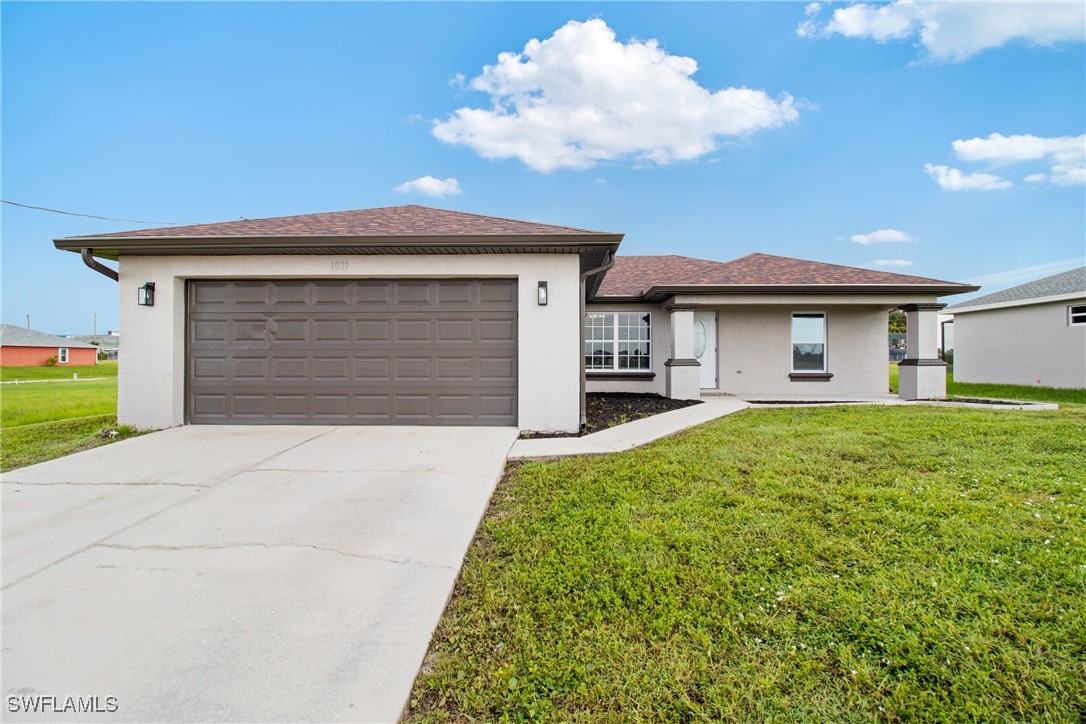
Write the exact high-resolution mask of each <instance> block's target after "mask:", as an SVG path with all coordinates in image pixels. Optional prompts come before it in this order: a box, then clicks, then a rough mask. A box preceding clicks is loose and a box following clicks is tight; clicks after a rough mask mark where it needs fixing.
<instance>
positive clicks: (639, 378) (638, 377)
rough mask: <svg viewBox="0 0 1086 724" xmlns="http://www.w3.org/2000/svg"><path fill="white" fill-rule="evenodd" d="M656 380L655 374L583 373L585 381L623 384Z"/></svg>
mask: <svg viewBox="0 0 1086 724" xmlns="http://www.w3.org/2000/svg"><path fill="white" fill-rule="evenodd" d="M655 378H656V373H655V372H601V371H599V370H590V371H588V372H585V379H589V380H619V381H624V382H650V381H652V380H653V379H655Z"/></svg>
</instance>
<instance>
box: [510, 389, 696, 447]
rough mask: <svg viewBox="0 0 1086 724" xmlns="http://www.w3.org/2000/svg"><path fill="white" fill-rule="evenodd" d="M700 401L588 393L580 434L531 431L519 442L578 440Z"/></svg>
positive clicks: (632, 394) (624, 393)
mask: <svg viewBox="0 0 1086 724" xmlns="http://www.w3.org/2000/svg"><path fill="white" fill-rule="evenodd" d="M700 404H701V400H672V399H670V398H667V397H661V396H660V395H645V394H638V393H634V392H589V393H588V395H587V406H586V409H585V413H586V416H587V418H588V423H587V426H586V428H585V431H584V432H583V433H576V432H531V431H525V432H522V433H521V434H520V436H521V438H523V439H530V438H538V437H581V436H582V435H588V434H591V433H593V432H599V431H600V430H606V429H607V428H609V427H614V426H615V425H623V424H625V423H627V422H633V421H634V420H641V419H643V418H646V417H652V416H653V415H659V414H660V413H661V412H671V411H672V410H679V409H682V408H684V407H690V406H691V405H700Z"/></svg>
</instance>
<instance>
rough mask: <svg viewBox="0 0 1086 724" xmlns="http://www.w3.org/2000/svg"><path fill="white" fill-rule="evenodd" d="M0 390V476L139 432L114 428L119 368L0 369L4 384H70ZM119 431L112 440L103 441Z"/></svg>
mask: <svg viewBox="0 0 1086 724" xmlns="http://www.w3.org/2000/svg"><path fill="white" fill-rule="evenodd" d="M73 372H78V374H79V376H80V377H81V378H87V377H106V378H108V379H104V380H90V381H80V382H71V381H68V382H31V383H28V384H25V385H16V384H6V385H2V386H0V470H2V471H8V470H13V469H15V468H21V467H24V466H26V465H33V464H34V463H40V462H44V461H46V460H52V459H53V458H58V457H61V456H63V455H70V454H71V453H74V452H79V451H80V450H86V449H88V448H92V447H97V446H98V445H105V444H107V443H109V442H114V441H116V440H121V439H124V438H126V437H131V436H132V435H136V434H139V431H137V430H134V429H132V428H130V427H127V426H122V427H120V428H118V427H117V363H116V362H102V363H100V364H98V365H97V366H89V365H87V366H73V367H0V376H3V378H4V379H5V380H12V379H18V380H43V379H44V380H47V379H61V380H70V379H71V376H72V373H73ZM103 430H117V433H118V434H117V436H116V437H102V436H101V435H100V433H101V432H102V431H103Z"/></svg>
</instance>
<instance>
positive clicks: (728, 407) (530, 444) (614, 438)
mask: <svg viewBox="0 0 1086 724" xmlns="http://www.w3.org/2000/svg"><path fill="white" fill-rule="evenodd" d="M748 407H750V405H749V404H748V403H746V402H744V401H743V400H740V399H739V398H737V397H720V396H713V397H704V398H702V403H701V404H700V405H692V406H690V407H684V408H682V409H679V410H672V411H671V412H664V413H661V414H659V415H653V416H652V417H646V418H645V419H643V420H634V421H633V422H628V423H626V424H625V425H618V426H616V427H610V428H607V429H606V430H600V431H599V432H594V433H592V434H591V435H585V436H584V437H552V438H533V439H529V440H517V441H516V442H515V443H513V449H512V450H510V451H509V459H510V460H538V459H548V458H559V457H566V456H569V455H604V454H606V453H613V452H622V451H623V450H631V449H633V448H635V447H640V446H642V445H644V444H646V443H650V442H652V441H653V440H659V439H660V438H662V437H667V436H668V435H674V434H675V433H677V432H681V431H682V430H685V429H687V428H688V427H693V426H694V425H700V424H702V423H703V422H709V421H710V420H715V419H717V418H718V417H724V416H725V415H730V414H732V413H733V412H739V411H740V410H745V409H747V408H748Z"/></svg>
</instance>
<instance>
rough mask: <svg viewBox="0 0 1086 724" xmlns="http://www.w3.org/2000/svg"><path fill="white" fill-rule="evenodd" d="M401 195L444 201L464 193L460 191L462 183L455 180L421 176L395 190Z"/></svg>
mask: <svg viewBox="0 0 1086 724" xmlns="http://www.w3.org/2000/svg"><path fill="white" fill-rule="evenodd" d="M393 191H396V192H397V193H401V194H421V195H423V196H433V197H435V198H439V199H443V198H445V197H446V196H459V195H460V194H462V193H464V192H463V191H461V190H460V182H459V181H457V180H456V179H454V178H445V179H441V178H434V177H433V176H420V177H419V178H417V179H415V180H414V181H405V182H403V183H402V184H400V185H399V186H397V187H396V188H394V189H393Z"/></svg>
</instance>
